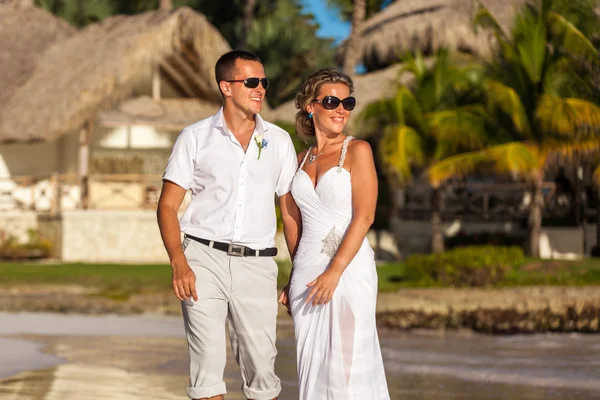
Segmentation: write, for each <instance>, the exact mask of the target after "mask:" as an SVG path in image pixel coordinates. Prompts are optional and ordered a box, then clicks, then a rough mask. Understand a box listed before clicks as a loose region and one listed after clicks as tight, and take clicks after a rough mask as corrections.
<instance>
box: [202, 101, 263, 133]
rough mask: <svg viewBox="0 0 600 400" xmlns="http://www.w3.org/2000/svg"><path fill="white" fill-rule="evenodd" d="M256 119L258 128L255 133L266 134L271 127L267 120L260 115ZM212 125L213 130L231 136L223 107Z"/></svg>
mask: <svg viewBox="0 0 600 400" xmlns="http://www.w3.org/2000/svg"><path fill="white" fill-rule="evenodd" d="M254 118H255V120H256V128H255V129H254V130H255V132H257V133H262V134H264V133H265V132H267V131H268V130H269V125H267V123H266V122H265V120H264V119H262V117H261V116H260V114H256V115H255V116H254ZM211 125H212V127H213V128H217V129H219V130H220V131H221V133H223V134H224V135H229V134H230V133H231V131H230V130H229V128H228V127H227V125H226V124H225V115H223V107H221V108H220V109H219V111H217V113H216V114H215V116H214V117H213V119H212V124H211Z"/></svg>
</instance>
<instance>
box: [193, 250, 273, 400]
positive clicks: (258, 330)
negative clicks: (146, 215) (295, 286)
mask: <svg viewBox="0 0 600 400" xmlns="http://www.w3.org/2000/svg"><path fill="white" fill-rule="evenodd" d="M183 247H184V251H185V256H186V258H187V260H188V263H189V265H190V267H191V268H192V270H193V271H194V273H195V274H196V292H197V293H198V301H197V302H195V301H194V300H193V299H192V300H186V301H183V302H182V309H183V318H184V323H185V330H186V336H187V340H188V347H189V354H190V387H189V388H187V394H188V397H189V398H190V399H198V398H204V397H212V396H217V395H220V394H225V393H226V392H227V390H226V387H225V382H224V381H223V373H224V370H225V362H226V342H225V340H226V339H225V325H226V321H228V325H229V338H230V341H231V348H232V350H233V354H234V356H235V359H236V361H237V363H238V365H239V367H240V372H241V375H242V381H243V386H242V392H243V394H244V396H246V398H249V399H256V400H268V399H273V398H275V397H277V396H278V395H279V393H280V392H281V384H280V381H279V378H278V377H277V376H276V375H275V371H274V367H275V356H276V355H277V350H276V348H275V331H276V321H277V307H278V303H277V264H276V263H275V261H274V260H273V259H272V258H271V257H230V256H228V255H227V253H225V252H223V251H220V250H215V249H213V248H209V247H208V246H205V245H203V244H201V243H198V242H196V241H193V240H191V239H189V238H186V239H185V240H184V243H183Z"/></svg>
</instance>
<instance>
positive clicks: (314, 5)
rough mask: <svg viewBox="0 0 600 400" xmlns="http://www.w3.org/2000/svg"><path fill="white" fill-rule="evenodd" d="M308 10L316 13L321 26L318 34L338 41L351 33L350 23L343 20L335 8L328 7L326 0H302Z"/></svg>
mask: <svg viewBox="0 0 600 400" xmlns="http://www.w3.org/2000/svg"><path fill="white" fill-rule="evenodd" d="M302 4H303V5H304V9H305V11H306V12H309V13H312V14H314V15H315V17H316V19H317V22H318V23H319V25H320V26H321V27H320V29H319V31H318V34H319V36H323V37H332V38H334V39H335V40H336V42H337V41H340V40H342V39H345V38H346V37H347V36H348V35H349V34H350V23H348V22H342V21H341V20H340V19H339V17H338V15H337V12H336V11H335V10H334V9H331V8H328V7H327V1H326V0H302Z"/></svg>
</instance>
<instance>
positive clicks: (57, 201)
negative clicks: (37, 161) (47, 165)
mask: <svg viewBox="0 0 600 400" xmlns="http://www.w3.org/2000/svg"><path fill="white" fill-rule="evenodd" d="M60 196H61V190H60V181H59V179H58V174H57V173H56V172H54V173H53V174H52V176H51V177H50V214H51V215H57V214H58V213H59V212H60V206H61V198H60Z"/></svg>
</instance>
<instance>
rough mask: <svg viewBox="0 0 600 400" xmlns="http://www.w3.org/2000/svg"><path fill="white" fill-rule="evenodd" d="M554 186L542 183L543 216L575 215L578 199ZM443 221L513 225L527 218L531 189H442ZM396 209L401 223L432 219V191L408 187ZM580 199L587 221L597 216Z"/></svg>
mask: <svg viewBox="0 0 600 400" xmlns="http://www.w3.org/2000/svg"><path fill="white" fill-rule="evenodd" d="M555 186H556V185H555V184H554V182H544V183H543V185H542V194H543V199H544V208H543V216H544V217H545V218H562V217H566V216H569V215H571V214H573V215H574V212H573V209H574V208H575V207H576V206H575V203H576V202H577V199H575V198H574V196H566V195H564V194H561V195H558V194H557V193H556V190H555ZM441 191H442V209H441V214H442V218H444V219H446V220H451V219H454V218H456V217H460V218H461V219H463V220H473V221H497V222H501V221H514V220H519V219H523V218H527V216H528V212H529V205H530V202H531V200H532V193H531V187H530V186H528V185H525V184H520V183H456V184H452V185H446V186H444V187H443V188H442V189H441ZM400 197H401V198H402V200H401V201H403V204H402V205H401V207H400V208H399V212H400V216H401V217H402V218H404V219H428V218H430V217H431V211H432V207H431V204H432V203H431V201H432V199H431V198H432V188H431V187H430V186H428V185H411V186H409V187H407V188H406V189H404V194H403V195H402V196H400ZM580 199H581V202H580V207H581V208H582V209H583V211H582V212H584V213H585V215H586V216H587V217H588V218H589V217H591V216H593V215H595V213H596V204H595V201H594V200H593V199H587V200H585V199H582V198H581V197H580Z"/></svg>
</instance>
